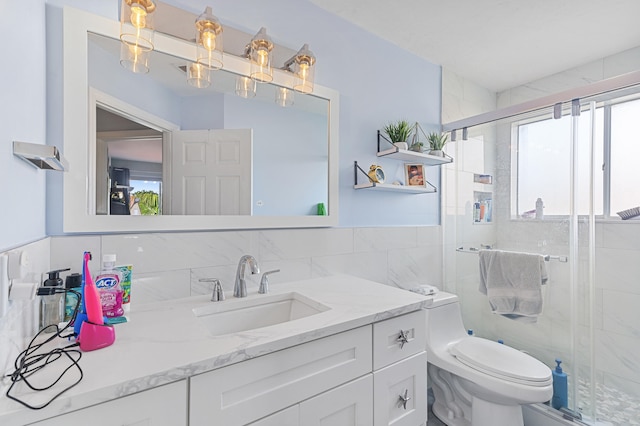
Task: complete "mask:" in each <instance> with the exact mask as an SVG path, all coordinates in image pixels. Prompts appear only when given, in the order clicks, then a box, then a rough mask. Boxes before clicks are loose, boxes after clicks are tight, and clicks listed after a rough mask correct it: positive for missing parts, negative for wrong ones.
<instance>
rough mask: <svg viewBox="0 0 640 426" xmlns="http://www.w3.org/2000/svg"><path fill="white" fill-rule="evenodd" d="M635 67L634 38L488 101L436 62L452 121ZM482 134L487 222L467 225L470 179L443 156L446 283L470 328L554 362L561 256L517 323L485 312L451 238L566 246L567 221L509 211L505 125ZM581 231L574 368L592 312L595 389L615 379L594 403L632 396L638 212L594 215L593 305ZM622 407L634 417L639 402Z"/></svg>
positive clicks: (469, 259)
mask: <svg viewBox="0 0 640 426" xmlns="http://www.w3.org/2000/svg"><path fill="white" fill-rule="evenodd" d="M637 69H640V48H634V49H630V50H628V51H625V52H622V53H620V54H618V55H613V56H611V57H607V58H602V59H600V60H597V61H593V62H591V63H589V64H585V65H583V66H580V67H576V68H574V69H571V70H567V71H565V72H562V73H558V74H555V75H552V76H549V77H547V78H544V79H541V80H538V81H534V82H531V83H529V84H526V85H523V86H520V87H516V88H513V89H510V90H507V91H504V92H502V93H499V94H497V95H496V96H495V98H494V104H493V105H491V102H489V99H490V98H488V97H487V96H486V94H484V93H483V92H482V91H478V90H469V87H473V84H472V83H470V82H466V81H464V80H463V79H461V78H459V77H457V76H455V75H454V74H452V73H450V72H447V71H446V70H443V106H442V107H443V113H442V117H443V121H444V122H448V121H454V120H457V119H461V118H465V117H469V116H472V115H475V114H478V113H480V112H486V111H491V110H493V109H495V108H496V107H497V108H503V107H506V106H510V105H515V104H518V103H521V102H524V101H529V100H531V99H535V98H538V97H542V96H545V95H550V94H553V93H557V92H560V91H564V90H567V89H570V88H575V87H579V86H581V85H584V84H589V83H592V82H595V81H599V80H602V79H605V78H609V77H614V76H617V75H621V74H624V73H627V72H631V71H636V70H637ZM502 127H504V126H502ZM489 134H490V135H491V136H489V138H494V141H495V142H496V143H495V150H496V151H495V153H494V154H495V170H494V171H495V176H494V178H495V180H496V184H495V185H494V195H495V197H494V199H495V204H494V205H495V208H494V215H495V217H496V225H495V226H494V227H490V228H487V227H478V226H473V225H472V220H471V218H470V212H469V209H468V208H466V206H467V205H468V204H469V202H470V201H471V200H472V196H473V195H472V192H473V184H472V183H470V182H471V181H470V180H469V176H468V170H466V169H465V168H464V167H463V168H460V164H465V162H464V161H463V162H462V163H460V162H457V164H453V165H450V166H447V170H445V173H444V179H443V183H442V186H443V189H444V191H445V192H444V197H445V199H444V201H443V211H444V214H443V224H442V225H443V229H444V235H445V240H444V250H445V282H446V288H447V289H449V290H451V291H455V292H457V293H458V294H459V295H460V298H461V301H463V317H464V321H465V325H466V326H468V327H469V328H474V329H476V331H477V332H478V333H479V334H480V335H485V336H487V337H490V338H495V339H498V338H502V339H504V340H505V341H506V342H508V343H510V344H512V345H513V346H517V347H519V348H523V349H525V350H527V351H530V352H531V353H532V354H534V355H535V356H537V357H538V358H540V359H541V360H543V361H544V362H545V363H547V364H548V365H553V359H554V358H555V357H556V356H560V357H564V358H565V359H569V358H570V357H569V354H570V352H571V344H572V343H571V339H572V335H571V331H570V326H569V325H570V321H571V318H570V306H571V302H570V299H571V290H570V288H569V268H568V265H567V264H564V263H558V262H549V263H548V264H547V266H548V270H549V275H550V277H551V279H550V282H549V285H547V286H546V288H545V289H544V303H545V308H544V313H543V316H542V317H541V318H540V320H539V321H538V323H537V324H535V325H530V326H526V328H523V326H522V325H520V324H518V323H514V322H512V321H509V320H506V319H504V318H501V317H497V316H495V315H492V314H491V313H490V311H489V308H488V303H487V301H486V300H483V299H482V298H481V297H479V296H480V293H479V292H478V290H477V288H478V273H477V268H478V263H477V262H478V260H477V256H475V255H472V254H467V253H457V252H455V246H457V245H460V244H461V243H465V244H469V245H473V244H476V243H481V242H482V243H484V242H486V241H489V240H492V241H494V242H496V243H497V246H498V247H502V248H510V249H514V250H522V251H535V252H546V253H551V254H559V255H568V248H569V242H570V241H569V230H568V224H567V223H561V222H556V223H533V222H522V221H511V220H510V196H511V188H510V177H511V165H510V161H511V152H510V145H509V134H510V132H509V131H508V130H505V131H502V130H501V128H500V126H497V128H496V129H494V130H493V131H492V132H490V133H489ZM450 145H451V146H450V149H452V150H453V149H455V152H456V154H453V155H454V157H458V158H461V159H464V155H465V148H464V145H463V144H462V142H457V146H454V145H455V144H450ZM456 167H457V169H456ZM492 228H493V229H492ZM579 234H580V236H579V256H580V262H579V267H578V281H579V282H580V286H579V289H578V292H577V293H578V294H577V295H576V296H575V299H574V300H575V303H576V309H577V318H578V328H577V338H576V353H578V354H579V356H578V357H577V361H578V364H580V365H579V366H578V368H579V370H580V371H581V374H580V375H581V376H584V377H585V378H586V379H587V380H588V379H589V368H588V366H589V365H590V362H591V360H590V359H589V353H590V351H589V340H590V334H591V332H590V329H589V319H590V317H592V319H593V324H594V338H595V366H596V380H597V386H598V389H615V392H606V393H605V394H604V399H603V398H600V400H599V405H600V406H601V407H603V408H604V407H608V406H615V404H617V402H616V401H608V399H615V398H617V397H616V396H615V395H620V394H622V395H624V398H623V399H625V400H627V401H636V402H639V403H640V361H639V360H638V357H637V356H636V355H635V354H637V353H638V352H639V351H640V327H639V326H638V324H637V323H638V321H637V318H638V316H637V306H639V305H638V304H639V303H640V286H638V278H637V277H638V276H640V263H638V261H637V259H640V243H639V241H640V221H639V222H634V223H630V222H624V223H611V222H608V223H604V222H603V223H600V222H599V223H597V225H596V229H595V289H594V301H593V313H591V312H590V303H589V292H588V290H587V289H586V285H585V283H586V282H587V277H588V273H589V269H588V263H587V260H586V259H587V252H586V247H587V243H588V241H589V238H588V234H587V228H586V227H581V228H580V231H579ZM569 367H570V368H569V371H572V370H571V368H572V367H573V366H569ZM570 380H572V379H570ZM634 406H638V404H636V405H634ZM599 410H600V408H599ZM627 411H628V410H627ZM604 415H605V416H606V414H604ZM622 415H623V416H627V417H628V416H635V417H636V418H637V417H639V416H640V412H637V411H635V412H633V413H631V414H628V413H624V414H622ZM631 418H632V417H628V418H627V420H626V421H631ZM620 424H622V423H620ZM624 424H631V423H624Z"/></svg>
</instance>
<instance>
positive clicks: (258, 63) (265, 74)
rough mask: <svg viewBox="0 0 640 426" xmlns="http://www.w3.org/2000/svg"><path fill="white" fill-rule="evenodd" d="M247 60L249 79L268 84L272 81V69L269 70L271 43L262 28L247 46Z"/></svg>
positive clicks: (265, 30) (264, 29)
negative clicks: (248, 63) (249, 64)
mask: <svg viewBox="0 0 640 426" xmlns="http://www.w3.org/2000/svg"><path fill="white" fill-rule="evenodd" d="M247 49H248V53H249V59H250V60H251V74H250V76H251V79H252V80H255V81H258V82H260V83H269V82H271V81H272V80H273V68H271V51H272V50H273V42H272V41H271V37H269V36H268V35H267V29H266V28H264V27H262V28H260V31H258V33H257V34H256V35H255V36H253V38H252V39H251V43H249V46H247Z"/></svg>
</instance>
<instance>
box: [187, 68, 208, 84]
mask: <svg viewBox="0 0 640 426" xmlns="http://www.w3.org/2000/svg"><path fill="white" fill-rule="evenodd" d="M187 82H188V83H189V84H190V85H192V86H194V87H197V88H199V89H204V88H205V87H209V86H210V85H211V71H210V69H209V68H208V67H206V66H204V65H202V64H199V63H197V62H194V63H192V64H190V65H189V68H188V69H187Z"/></svg>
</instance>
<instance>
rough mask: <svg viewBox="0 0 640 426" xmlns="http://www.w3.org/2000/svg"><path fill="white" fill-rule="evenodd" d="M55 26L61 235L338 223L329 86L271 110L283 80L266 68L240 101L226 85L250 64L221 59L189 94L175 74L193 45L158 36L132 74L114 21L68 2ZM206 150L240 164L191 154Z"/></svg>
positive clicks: (334, 113) (180, 73) (334, 116)
mask: <svg viewBox="0 0 640 426" xmlns="http://www.w3.org/2000/svg"><path fill="white" fill-rule="evenodd" d="M64 22H65V38H64V69H65V73H64V95H65V96H64V135H65V155H67V152H70V153H72V155H71V157H69V156H68V155H67V159H68V161H69V163H70V165H71V167H70V171H69V173H65V176H64V194H65V202H64V212H63V213H64V231H65V232H119V231H141V230H144V231H149V230H189V229H194V230H195V229H241V228H281V227H317V226H333V225H336V224H337V203H338V201H337V200H338V197H337V187H338V184H337V175H338V173H337V167H338V164H337V133H338V132H337V122H338V95H337V93H336V92H335V91H333V90H331V89H327V88H323V87H321V86H319V85H316V86H315V89H314V93H313V94H312V95H303V94H300V93H295V98H294V104H293V105H292V106H287V107H281V106H279V105H276V103H275V99H276V92H277V90H278V88H279V87H283V86H284V87H286V86H289V87H290V80H291V79H292V76H291V75H290V73H287V72H285V71H280V70H274V81H273V83H272V84H258V87H257V90H256V96H255V97H254V98H253V99H244V98H241V97H239V96H237V95H236V94H235V83H236V79H237V77H238V76H239V75H246V74H248V71H249V63H248V61H246V60H244V59H242V58H238V57H235V56H231V55H225V67H224V70H219V71H214V72H212V74H211V85H210V86H209V87H207V88H204V89H198V88H195V87H192V86H191V85H189V84H188V83H187V79H186V74H185V69H186V67H187V66H188V65H189V64H190V63H191V62H192V59H191V58H193V57H194V56H195V46H194V45H193V44H192V43H188V42H186V41H183V40H179V39H176V38H173V37H170V36H166V35H163V34H156V36H155V44H156V49H155V50H154V51H153V52H152V56H151V58H150V71H149V73H148V74H133V73H131V72H129V71H127V70H125V69H124V68H122V67H121V66H120V64H119V51H120V42H119V39H118V31H119V23H118V22H116V21H111V20H108V19H104V18H101V17H97V16H93V15H90V14H87V13H85V12H81V11H78V10H75V9H71V8H65V10H64ZM68 34H69V35H68ZM85 99H86V101H84V100H85ZM83 107H84V111H82V109H83ZM76 117H87V121H86V123H83V122H82V120H78V119H77V118H76ZM87 141H88V142H87ZM203 147H204V148H203ZM205 151H212V152H215V153H217V154H219V155H218V157H219V160H220V161H222V162H225V161H227V162H229V161H231V160H234V161H235V160H238V166H237V167H236V169H234V170H235V171H233V172H228V171H227V170H228V169H224V168H222V167H221V166H218V165H216V166H213V165H212V164H213V163H211V160H210V159H209V160H208V158H209V157H210V155H209V154H207V155H204V156H203V157H202V158H200V157H198V158H195V157H194V155H196V153H198V155H199V154H200V153H202V152H205ZM87 159H88V161H87ZM188 160H189V161H192V163H194V164H195V163H202V162H204V163H203V164H204V165H205V166H204V167H202V166H201V167H200V169H197V168H196V169H194V168H193V167H192V166H191V165H186V166H185V164H187V163H188V162H189V161H188ZM207 161H209V163H207ZM196 165H198V164H196ZM219 170H224V171H222V172H221V171H219ZM229 173H231V177H230V175H229ZM234 173H235V174H234ZM145 182H146V183H145ZM151 192H154V193H155V194H156V198H155V200H154V201H151V204H154V203H155V205H156V206H157V207H156V210H155V211H154V210H151V213H149V211H150V210H148V209H147V206H146V205H143V204H144V203H143V199H146V197H147V196H150V194H149V193H151ZM70 194H74V196H70ZM211 194H213V195H211ZM292 194H293V195H294V196H292ZM136 199H137V201H138V203H136ZM125 200H127V201H128V203H127V202H125ZM318 203H322V204H324V206H326V211H327V215H326V216H318V215H317V211H318V208H317V206H318ZM136 204H138V205H136ZM142 210H144V211H145V213H147V214H142ZM132 213H133V214H132ZM137 213H141V214H139V215H138V214H137ZM133 216H136V217H133Z"/></svg>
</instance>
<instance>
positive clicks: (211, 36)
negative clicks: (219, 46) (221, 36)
mask: <svg viewBox="0 0 640 426" xmlns="http://www.w3.org/2000/svg"><path fill="white" fill-rule="evenodd" d="M201 40H202V46H204V48H205V49H207V50H208V51H212V50H215V48H216V33H215V32H214V31H211V30H204V31H203V32H202V38H201Z"/></svg>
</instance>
